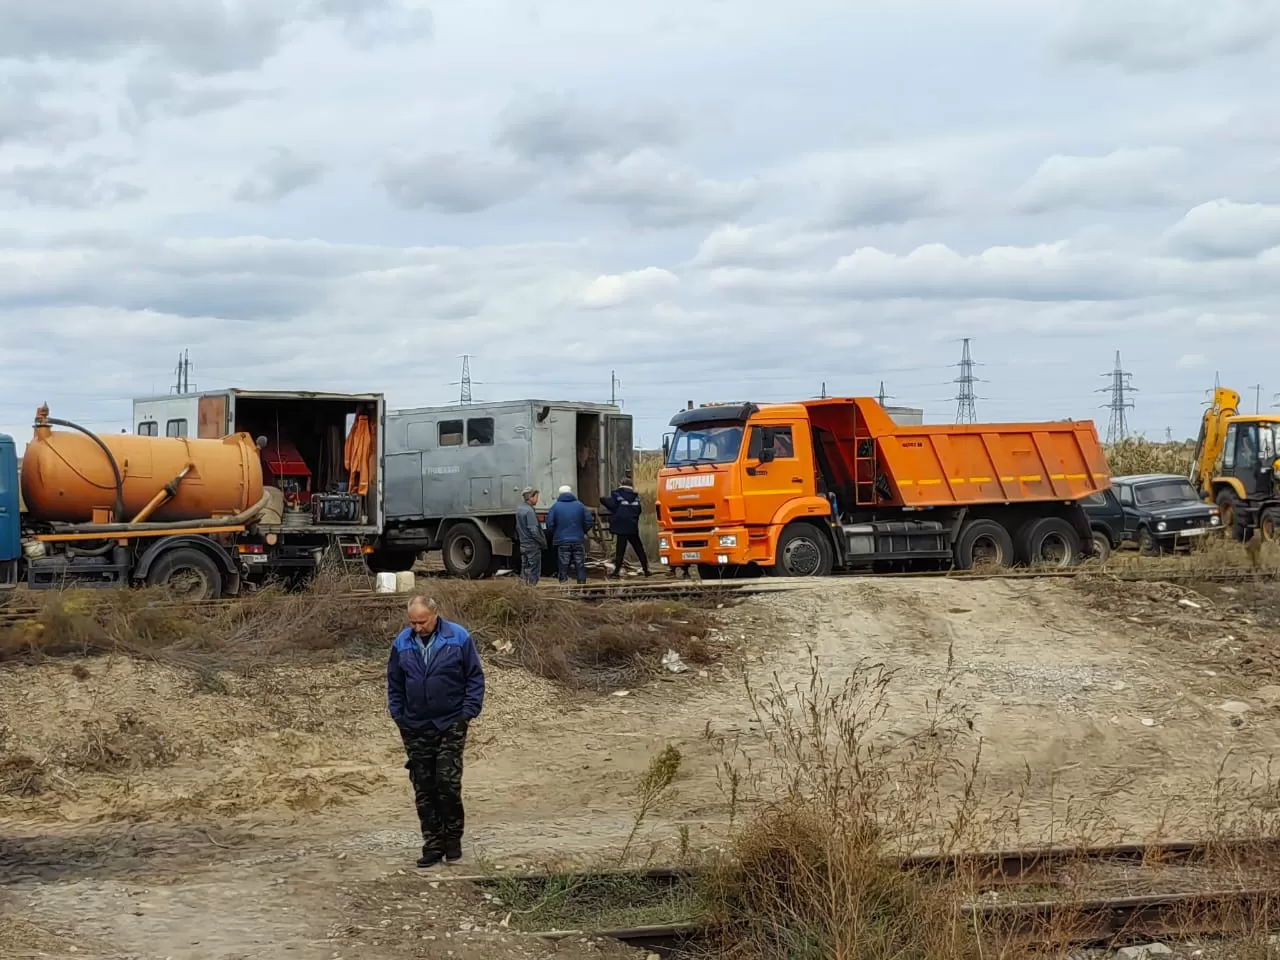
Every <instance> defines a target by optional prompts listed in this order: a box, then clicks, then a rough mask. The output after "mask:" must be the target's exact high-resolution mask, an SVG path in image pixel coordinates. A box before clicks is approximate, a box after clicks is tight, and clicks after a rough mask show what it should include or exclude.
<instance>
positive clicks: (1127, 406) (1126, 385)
mask: <svg viewBox="0 0 1280 960" xmlns="http://www.w3.org/2000/svg"><path fill="white" fill-rule="evenodd" d="M1102 376H1104V377H1110V378H1111V385H1110V386H1108V387H1102V388H1100V389H1099V390H1098V393H1109V394H1111V402H1110V403H1104V404H1101V406H1103V407H1106V408H1107V409H1109V410H1110V411H1111V420H1110V421H1109V422H1108V423H1107V443H1109V444H1111V443H1119V442H1120V441H1121V440H1124V439H1125V438H1126V437H1128V436H1129V421H1128V416H1127V413H1126V411H1129V410H1132V409H1133V401H1132V400H1130V399H1129V394H1131V393H1136V392H1137V389H1138V388H1137V387H1135V386H1134V385H1133V384H1132V383H1131V382H1130V380H1131V378H1132V376H1133V374H1131V373H1129V372H1128V371H1126V370H1125V369H1124V367H1123V366H1121V364H1120V351H1119V350H1117V351H1116V366H1115V369H1114V370H1112V371H1111V372H1110V373H1104V374H1102Z"/></svg>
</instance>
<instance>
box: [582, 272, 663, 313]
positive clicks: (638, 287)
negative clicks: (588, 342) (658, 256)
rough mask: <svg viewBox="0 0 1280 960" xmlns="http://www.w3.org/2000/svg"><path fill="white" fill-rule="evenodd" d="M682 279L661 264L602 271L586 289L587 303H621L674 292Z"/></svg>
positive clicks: (594, 306) (585, 297) (614, 305)
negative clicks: (630, 269) (629, 270)
mask: <svg viewBox="0 0 1280 960" xmlns="http://www.w3.org/2000/svg"><path fill="white" fill-rule="evenodd" d="M679 283H680V279H679V278H678V277H677V276H676V275H675V274H674V273H672V272H671V271H669V270H663V269H662V268H661V267H645V268H644V269H643V270H632V271H631V272H629V273H621V274H601V275H600V276H598V277H596V278H595V279H594V280H592V281H591V282H590V283H589V284H587V286H586V289H585V290H583V292H582V304H583V306H585V307H590V308H592V309H599V308H601V307H620V306H622V305H623V304H624V303H629V302H631V301H633V300H636V299H639V298H641V297H651V296H654V295H655V294H663V293H670V292H671V291H672V290H674V289H675V288H676V287H677V286H678V285H679Z"/></svg>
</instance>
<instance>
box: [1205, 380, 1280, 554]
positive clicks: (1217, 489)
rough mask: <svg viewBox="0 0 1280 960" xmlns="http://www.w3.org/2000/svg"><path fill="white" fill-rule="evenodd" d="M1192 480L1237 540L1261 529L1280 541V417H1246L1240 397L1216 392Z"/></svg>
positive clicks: (1224, 390)
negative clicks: (1215, 506)
mask: <svg viewBox="0 0 1280 960" xmlns="http://www.w3.org/2000/svg"><path fill="white" fill-rule="evenodd" d="M1190 480H1191V483H1192V484H1193V485H1194V486H1195V487H1196V489H1197V490H1198V491H1199V493H1200V496H1202V497H1203V498H1204V499H1205V500H1207V501H1209V502H1210V503H1216V504H1217V505H1218V510H1219V512H1220V513H1221V515H1222V526H1223V528H1224V529H1226V530H1229V531H1231V535H1232V536H1233V537H1235V538H1236V539H1237V540H1245V539H1248V536H1249V534H1250V531H1251V530H1253V529H1255V528H1256V529H1257V530H1259V531H1260V532H1261V534H1262V537H1263V539H1265V540H1276V539H1277V538H1280V416H1277V415H1270V416H1269V415H1266V414H1257V415H1248V414H1241V413H1240V394H1238V393H1236V391H1234V390H1229V389H1227V388H1226V387H1218V388H1217V389H1215V390H1214V392H1213V405H1212V406H1211V407H1210V408H1209V409H1208V410H1206V411H1205V414H1204V419H1203V420H1201V422H1200V436H1199V438H1198V439H1197V440H1196V453H1195V458H1194V459H1193V460H1192V462H1191V476H1190Z"/></svg>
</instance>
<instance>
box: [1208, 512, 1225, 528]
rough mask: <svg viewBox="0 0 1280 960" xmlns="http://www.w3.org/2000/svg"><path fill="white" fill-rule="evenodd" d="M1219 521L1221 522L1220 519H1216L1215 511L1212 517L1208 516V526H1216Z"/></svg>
mask: <svg viewBox="0 0 1280 960" xmlns="http://www.w3.org/2000/svg"><path fill="white" fill-rule="evenodd" d="M1221 522H1222V521H1221V520H1219V519H1218V515H1217V514H1216V513H1215V514H1214V515H1213V516H1212V517H1210V518H1209V526H1211V527H1216V526H1217V525H1218V524H1220V523H1221Z"/></svg>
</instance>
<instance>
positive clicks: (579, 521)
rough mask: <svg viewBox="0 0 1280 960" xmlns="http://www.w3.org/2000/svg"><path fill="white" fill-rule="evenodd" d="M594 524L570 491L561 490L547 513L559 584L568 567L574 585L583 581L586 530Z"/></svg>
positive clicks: (588, 511)
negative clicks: (554, 549) (576, 579)
mask: <svg viewBox="0 0 1280 960" xmlns="http://www.w3.org/2000/svg"><path fill="white" fill-rule="evenodd" d="M595 522H596V520H595V517H593V516H591V511H590V510H588V509H587V508H586V505H585V504H584V503H583V502H582V501H581V500H579V499H578V498H577V497H575V496H574V495H573V488H571V487H569V486H568V485H565V486H563V487H561V488H560V490H559V495H558V496H557V497H556V502H555V503H553V504H552V505H551V509H550V510H549V511H547V536H548V537H549V538H550V539H551V544H552V546H554V547H555V548H556V564H557V568H558V573H559V575H560V582H561V583H565V582H567V581H568V579H569V568H570V567H572V568H573V571H574V574H575V576H577V578H578V583H580V584H581V583H586V582H587V531H588V530H590V529H591V528H592V527H593V526H595Z"/></svg>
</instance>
